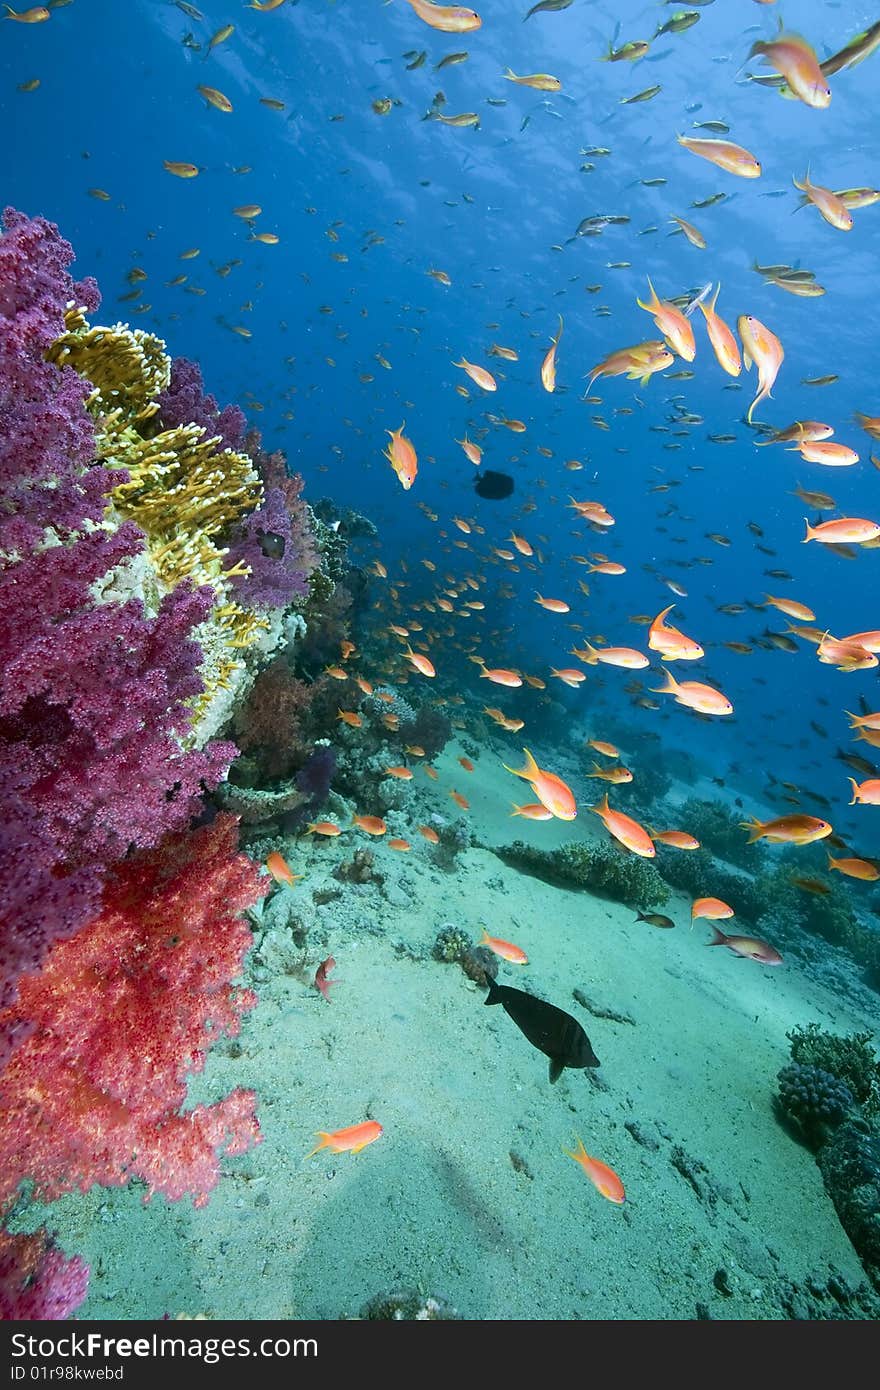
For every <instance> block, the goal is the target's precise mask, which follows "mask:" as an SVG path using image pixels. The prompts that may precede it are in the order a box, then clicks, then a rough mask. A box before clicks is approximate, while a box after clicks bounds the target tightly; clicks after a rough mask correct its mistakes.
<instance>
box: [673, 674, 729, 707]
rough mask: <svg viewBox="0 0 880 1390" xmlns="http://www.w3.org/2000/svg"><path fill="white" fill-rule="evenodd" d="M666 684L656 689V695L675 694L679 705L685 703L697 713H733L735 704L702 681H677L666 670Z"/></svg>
mask: <svg viewBox="0 0 880 1390" xmlns="http://www.w3.org/2000/svg"><path fill="white" fill-rule="evenodd" d="M663 675H664V677H665V680H666V684H665V685H661V686H660V687H659V689H655V690H654V694H655V695H674V696H675V703H676V704H677V705H684V706H685V707H686V708H687V709H692V710H694V711H695V712H696V713H697V714H718V715H724V714H733V705H732V704H731V703H730V701H729V700H728V698H727V696H726V695H724V694H723V693H722V692H721V691H720V690H716V689H715V687H714V686H712V685H704V684H703V682H702V681H677V680H676V679H675V677H674V676H673V674H672V672H671V671H664V672H663Z"/></svg>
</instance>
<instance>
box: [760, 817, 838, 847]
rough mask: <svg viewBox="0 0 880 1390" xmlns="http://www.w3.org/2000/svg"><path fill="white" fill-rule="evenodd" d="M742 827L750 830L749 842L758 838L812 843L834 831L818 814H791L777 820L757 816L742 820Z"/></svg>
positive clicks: (771, 840)
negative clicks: (761, 819) (762, 818)
mask: <svg viewBox="0 0 880 1390" xmlns="http://www.w3.org/2000/svg"><path fill="white" fill-rule="evenodd" d="M741 828H742V829H743V830H748V831H749V832H750V833H749V838H748V840H747V841H746V843H747V844H749V845H751V844H754V842H755V841H756V840H769V841H770V843H771V844H779V845H781V844H786V845H811V844H812V843H813V841H814V840H824V839H825V836H826V835H830V834H831V833H832V827H831V826H830V825H829V823H828V821H827V820H819V818H818V817H817V816H804V815H791V816H779V817H778V818H777V819H776V820H767V821H760V820H758V819H757V817H756V816H752V818H751V819H750V820H747V821H742V822H741Z"/></svg>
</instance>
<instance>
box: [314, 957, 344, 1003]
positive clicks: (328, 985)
mask: <svg viewBox="0 0 880 1390" xmlns="http://www.w3.org/2000/svg"><path fill="white" fill-rule="evenodd" d="M335 965H336V961H335V960H334V959H333V957H332V956H328V957H327V959H326V960H322V961H321V964H320V965H319V966H318V968H317V970H316V971H315V979H314V985H315V989H316V990H317V991H318V993H319V994H322V995H323V996H324V998H325V999H326V1000H327V1003H328V1004H330V1003H332V1000H331V998H330V993H329V991H330V990H331V989H332V988H333V986H334V985H338V984H341V983H342V981H341V980H330V979H328V978H327V976H328V974H329V972H330V971H331V970H332V969H333V968H334V966H335Z"/></svg>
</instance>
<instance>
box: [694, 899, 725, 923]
mask: <svg viewBox="0 0 880 1390" xmlns="http://www.w3.org/2000/svg"><path fill="white" fill-rule="evenodd" d="M733 916H735V913H734V911H733V908H732V907H731V906H730V904H729V903H726V902H724V901H723V899H722V898H697V899H696V900H695V901H694V903H693V905H692V907H691V921H693V922H695V921H696V920H697V918H698V917H708V919H709V920H710V921H711V922H714V921H721V920H722V919H723V918H725V917H733Z"/></svg>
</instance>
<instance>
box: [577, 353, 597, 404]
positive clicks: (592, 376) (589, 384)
mask: <svg viewBox="0 0 880 1390" xmlns="http://www.w3.org/2000/svg"><path fill="white" fill-rule="evenodd" d="M601 375H602V363H601V362H600V363H599V366H598V367H594V368H593V370H592V372H590V375H589V379H588V381H587V385H586V387H585V389H584V394H583V396H581V400H586V398H587V396H588V395H589V394H590V391H591V389H592V386H593V382H594V381H595V380H596V378H597V377H600V376H601Z"/></svg>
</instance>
